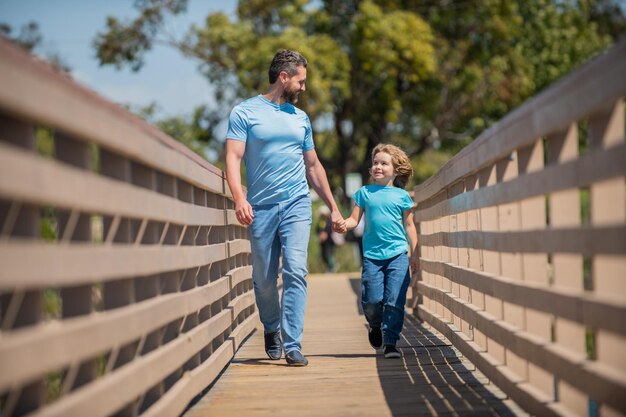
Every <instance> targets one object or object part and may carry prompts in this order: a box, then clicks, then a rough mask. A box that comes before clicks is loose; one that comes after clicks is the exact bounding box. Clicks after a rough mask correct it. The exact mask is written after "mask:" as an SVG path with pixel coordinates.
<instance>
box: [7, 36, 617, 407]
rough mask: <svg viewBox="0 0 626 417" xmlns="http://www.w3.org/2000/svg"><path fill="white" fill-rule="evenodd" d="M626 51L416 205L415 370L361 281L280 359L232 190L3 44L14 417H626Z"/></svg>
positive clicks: (327, 279) (327, 301) (316, 312)
mask: <svg viewBox="0 0 626 417" xmlns="http://www.w3.org/2000/svg"><path fill="white" fill-rule="evenodd" d="M624 74H626V42H622V43H620V44H618V45H616V46H615V47H614V48H613V49H612V50H611V51H609V52H608V53H605V54H603V55H601V56H599V57H597V58H595V59H594V60H592V61H591V62H589V63H587V64H586V65H584V66H583V67H581V68H579V69H578V70H576V71H574V72H573V73H572V74H570V75H569V76H568V77H566V78H565V79H564V80H562V81H560V82H558V83H557V84H555V85H554V86H553V87H551V88H550V89H548V90H546V91H545V92H543V93H541V94H540V95H538V96H537V97H534V98H533V99H531V100H529V101H528V102H527V103H525V104H524V105H523V106H521V107H520V108H519V109H517V110H515V111H514V112H512V113H511V114H509V115H508V116H506V117H505V118H504V119H502V120H501V121H499V122H498V123H496V124H495V125H494V126H492V127H491V128H490V129H489V130H487V131H485V132H484V133H483V134H482V135H481V136H480V137H479V138H477V139H476V140H475V141H474V142H472V144H470V145H469V146H468V147H466V148H465V149H463V150H462V151H461V152H460V153H459V154H458V155H457V156H455V157H454V158H453V159H452V160H450V161H449V162H448V163H447V164H446V165H445V166H444V167H443V168H442V169H441V170H440V171H439V172H438V173H437V174H436V175H435V176H433V177H432V178H431V179H429V180H428V181H426V182H425V183H424V184H421V185H420V186H418V187H416V189H415V190H414V191H415V203H416V209H415V216H416V219H417V220H418V221H419V228H420V231H419V239H420V244H421V258H422V262H421V270H420V271H418V272H417V273H416V274H414V276H413V279H412V284H411V288H410V297H409V301H408V304H407V312H408V316H407V320H406V323H405V329H404V338H403V340H402V343H401V345H400V347H401V350H402V352H403V355H404V356H403V358H402V359H400V360H385V359H383V358H381V357H380V356H377V355H375V352H374V350H373V349H371V348H370V347H369V345H368V343H367V339H366V330H365V327H364V319H363V317H362V316H361V315H360V312H359V308H358V306H359V304H358V275H336V276H332V275H331V276H323V275H322V276H312V277H310V295H309V304H308V312H307V317H306V324H305V339H304V349H305V354H306V355H307V356H308V358H309V359H310V365H309V366H308V367H306V368H290V367H286V366H283V365H284V362H282V361H279V362H273V361H269V360H267V359H265V354H264V353H263V351H262V346H261V340H260V332H258V331H257V332H255V329H256V328H257V327H258V315H257V312H256V310H255V306H254V296H253V293H252V282H251V266H250V261H251V257H250V245H249V241H248V238H247V230H246V229H245V228H243V227H241V226H240V225H239V224H238V222H237V221H236V219H235V217H234V211H233V203H232V200H231V195H230V192H229V190H228V187H227V185H226V182H225V180H224V175H223V173H222V172H221V171H219V170H217V169H216V168H215V167H213V166H211V165H210V164H208V163H207V162H206V161H204V160H203V159H201V158H200V157H198V156H196V155H195V154H193V153H192V152H190V151H189V150H188V149H186V148H185V147H184V146H182V145H181V144H180V143H178V142H176V141H175V140H173V139H172V138H170V137H167V136H166V135H165V134H164V133H162V132H160V131H158V130H157V129H155V128H154V127H151V126H149V125H147V124H146V123H144V122H143V121H142V120H140V119H139V118H137V117H135V116H133V115H131V114H130V113H128V112H126V111H125V110H123V109H121V108H119V107H118V106H116V105H114V104H112V103H109V102H107V101H106V100H104V99H102V98H101V97H99V96H97V95H96V94H94V93H93V92H91V91H88V90H86V89H84V88H83V87H80V86H79V85H77V84H76V83H74V82H73V81H72V80H70V79H69V78H67V77H66V76H65V75H63V74H60V73H57V72H55V71H54V70H53V69H51V68H49V67H47V66H46V65H45V64H44V63H42V62H38V61H37V60H35V59H34V58H32V57H30V56H28V55H26V54H25V53H23V52H22V51H21V50H18V49H17V48H15V47H13V46H11V45H9V44H7V43H5V42H4V41H1V42H0V326H1V327H0V329H1V333H0V416H2V417H9V416H24V415H28V416H64V417H65V416H138V415H141V416H177V415H180V414H183V413H184V414H185V415H187V416H193V417H197V416H228V415H246V416H248V415H250V416H255V415H258V416H261V415H263V416H264V415H278V416H286V415H289V416H299V415H312V416H313V415H315V416H317V415H330V416H344V415H359V416H361V415H371V416H385V415H389V416H405V415H406V416H412V415H458V416H464V415H477V416H483V415H525V414H531V415H537V416H570V415H583V416H584V415H589V416H596V415H599V416H618V415H625V414H626V143H625V138H624V137H625V130H626V129H625V123H624V118H625V116H624V115H625V110H624V97H625V96H626V76H625V75H624Z"/></svg>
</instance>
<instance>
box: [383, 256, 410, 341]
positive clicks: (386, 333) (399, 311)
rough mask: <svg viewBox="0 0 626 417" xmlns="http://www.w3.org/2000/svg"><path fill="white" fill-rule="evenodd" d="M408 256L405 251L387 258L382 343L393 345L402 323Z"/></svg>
mask: <svg viewBox="0 0 626 417" xmlns="http://www.w3.org/2000/svg"><path fill="white" fill-rule="evenodd" d="M410 281H411V275H410V273H409V258H408V256H407V254H406V253H401V254H400V255H397V256H394V257H393V258H391V259H388V260H387V268H386V270H385V295H384V304H385V307H384V311H383V343H384V344H385V345H395V344H396V343H397V342H398V340H399V339H400V332H401V331H402V325H403V324H404V305H405V304H406V292H407V290H408V288H409V283H410Z"/></svg>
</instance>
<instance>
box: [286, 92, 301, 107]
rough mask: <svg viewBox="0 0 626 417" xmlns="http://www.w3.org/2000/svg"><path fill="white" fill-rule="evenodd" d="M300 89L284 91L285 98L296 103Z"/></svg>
mask: <svg viewBox="0 0 626 417" xmlns="http://www.w3.org/2000/svg"><path fill="white" fill-rule="evenodd" d="M299 93H300V92H299V91H289V90H285V91H283V98H284V99H285V101H286V102H287V103H291V104H296V103H297V102H298V94H299Z"/></svg>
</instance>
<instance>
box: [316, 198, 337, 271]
mask: <svg viewBox="0 0 626 417" xmlns="http://www.w3.org/2000/svg"><path fill="white" fill-rule="evenodd" d="M315 231H316V232H317V240H318V241H319V244H320V255H322V261H324V264H325V265H326V271H327V272H335V242H334V241H333V238H332V232H333V228H332V222H331V220H330V210H329V209H328V207H326V206H320V208H319V209H318V219H317V226H316V227H315ZM339 236H341V235H339Z"/></svg>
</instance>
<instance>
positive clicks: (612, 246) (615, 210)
mask: <svg viewBox="0 0 626 417" xmlns="http://www.w3.org/2000/svg"><path fill="white" fill-rule="evenodd" d="M624 74H626V41H622V42H621V43H619V44H617V45H616V46H614V47H613V48H612V49H611V50H609V51H608V52H607V53H604V54H603V55H601V56H598V57H596V58H595V59H593V60H592V61H591V62H589V63H587V64H586V65H584V66H582V67H581V68H579V69H578V70H576V71H574V72H573V73H572V74H570V75H569V76H567V77H566V78H565V79H563V80H562V81H560V82H558V83H556V84H555V85H554V86H552V87H551V88H549V89H548V90H546V91H545V92H543V93H541V94H539V95H538V96H536V97H534V98H532V99H530V100H528V101H527V102H526V103H525V104H523V105H522V106H521V107H520V108H519V109H517V110H515V111H513V112H512V113H510V114H509V115H508V116H506V117H505V118H503V119H502V120H501V121H499V122H497V123H496V124H495V125H494V126H492V127H491V128H490V129H488V130H487V131H485V132H484V133H483V134H482V135H481V136H480V137H479V138H477V139H476V140H475V141H474V142H472V143H471V144H470V145H469V146H467V147H466V148H464V149H463V150H462V151H461V152H459V153H458V154H457V155H456V156H455V157H453V158H452V159H451V160H450V161H448V162H447V163H446V164H445V165H444V166H443V167H442V169H441V170H440V171H439V172H438V173H436V174H435V175H434V176H433V177H431V178H429V179H428V180H427V181H425V182H424V183H423V184H421V185H419V186H417V187H415V190H414V199H415V203H416V209H415V218H416V220H417V222H418V224H419V241H420V247H421V249H420V250H421V252H420V255H421V259H422V260H421V267H420V271H419V273H418V274H417V275H416V279H415V280H414V281H413V283H412V294H413V295H412V297H411V300H410V301H409V302H410V304H411V307H412V308H413V309H414V313H415V314H416V315H417V316H418V317H419V318H421V319H422V320H425V321H426V322H428V323H429V324H431V325H432V326H433V327H434V328H436V329H437V330H439V331H440V332H442V333H443V334H444V335H446V336H447V337H448V338H449V339H450V340H451V342H452V343H453V344H454V345H455V346H456V347H457V348H458V349H459V350H460V351H461V352H462V353H463V354H464V355H465V356H467V357H468V358H469V359H470V360H471V361H472V362H474V364H475V365H476V366H477V367H478V368H479V369H480V370H481V371H482V372H483V373H484V374H485V375H486V376H487V377H488V378H490V379H491V380H492V381H493V382H494V383H496V384H497V385H498V386H499V387H500V388H501V389H502V390H503V391H505V392H506V393H507V394H508V395H509V396H510V397H511V398H512V399H513V400H515V401H516V402H517V403H518V404H520V405H521V406H522V407H524V408H526V410H527V411H528V412H530V413H531V414H533V415H538V416H565V415H605V416H613V415H624V414H623V413H624V412H625V411H626V142H625V139H624V136H625V130H626V128H625V124H624V118H625V109H624V97H625V96H626V76H624Z"/></svg>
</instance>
